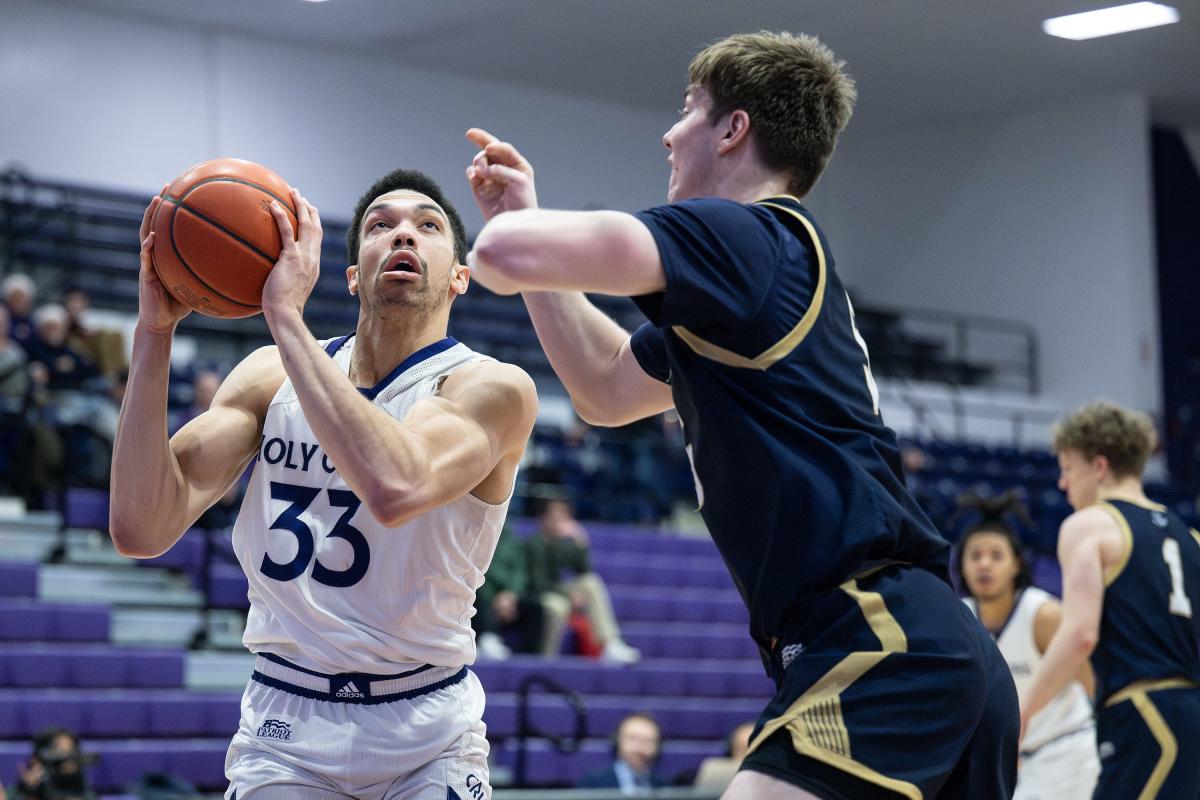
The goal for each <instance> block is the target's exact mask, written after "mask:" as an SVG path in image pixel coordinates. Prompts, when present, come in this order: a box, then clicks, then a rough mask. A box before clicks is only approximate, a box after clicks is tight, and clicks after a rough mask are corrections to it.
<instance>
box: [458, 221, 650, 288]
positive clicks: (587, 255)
mask: <svg viewBox="0 0 1200 800" xmlns="http://www.w3.org/2000/svg"><path fill="white" fill-rule="evenodd" d="M467 263H468V266H470V267H471V270H472V271H471V275H472V277H474V278H475V279H476V280H478V281H479V282H480V283H482V284H483V285H484V286H486V287H487V288H488V289H491V290H492V291H493V292H496V293H497V294H515V293H517V292H530V291H534V292H536V291H579V292H594V293H596V294H611V295H618V296H621V297H636V296H638V295H643V294H651V293H653V292H661V291H662V290H663V289H665V288H666V285H667V279H666V275H665V273H664V272H663V266H662V259H661V258H660V256H659V253H658V245H657V244H656V243H655V241H654V236H653V234H651V233H650V229H649V228H647V227H646V226H645V225H644V224H642V222H641V221H640V220H638V218H637V217H635V216H633V215H632V214H626V213H624V212H621V211H549V210H545V209H525V210H522V211H511V212H509V213H506V214H500V215H499V216H497V217H495V218H494V219H492V221H491V222H489V223H487V224H486V225H484V226H483V230H482V231H480V232H479V236H478V237H477V238H476V239H475V247H474V249H473V250H472V251H471V254H470V256H469V257H468V259H467Z"/></svg>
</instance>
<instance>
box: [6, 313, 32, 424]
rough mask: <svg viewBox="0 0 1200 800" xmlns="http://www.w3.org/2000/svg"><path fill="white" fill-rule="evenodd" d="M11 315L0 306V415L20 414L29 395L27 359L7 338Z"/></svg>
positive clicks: (9, 338)
mask: <svg viewBox="0 0 1200 800" xmlns="http://www.w3.org/2000/svg"><path fill="white" fill-rule="evenodd" d="M11 319H12V314H11V313H10V312H9V310H8V308H7V307H6V306H3V305H0V413H2V414H4V415H5V416H8V415H9V414H15V413H19V412H21V411H22V410H23V409H24V408H25V401H26V399H27V397H28V393H29V371H28V369H27V366H26V363H27V361H28V358H27V357H26V355H25V350H24V348H22V347H21V346H20V345H19V344H17V342H16V341H14V340H13V338H12V337H11V336H9V333H8V331H9V324H10V321H11Z"/></svg>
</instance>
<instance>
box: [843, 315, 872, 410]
mask: <svg viewBox="0 0 1200 800" xmlns="http://www.w3.org/2000/svg"><path fill="white" fill-rule="evenodd" d="M846 307H847V308H849V309H850V330H852V331H854V341H856V342H858V346H859V347H861V348H862V351H863V358H865V359H867V363H866V364H863V373H864V374H865V375H866V376H867V391H868V392H870V393H871V407H872V408H873V409H874V410H875V416H877V417H878V416H879V386H878V385H876V383H875V376H874V375H872V374H871V354H870V353H868V352H867V340H866V339H864V338H863V337H862V334H861V333H859V332H858V324H857V323H856V322H855V321H854V304H853V303H851V302H850V295H848V294H847V295H846Z"/></svg>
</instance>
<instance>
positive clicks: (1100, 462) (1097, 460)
mask: <svg viewBox="0 0 1200 800" xmlns="http://www.w3.org/2000/svg"><path fill="white" fill-rule="evenodd" d="M1092 469H1094V470H1095V471H1096V474H1098V475H1099V476H1100V479H1101V480H1104V479H1105V478H1108V477H1111V476H1112V465H1111V464H1109V463H1108V456H1103V455H1094V456H1092Z"/></svg>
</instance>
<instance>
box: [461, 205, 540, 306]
mask: <svg viewBox="0 0 1200 800" xmlns="http://www.w3.org/2000/svg"><path fill="white" fill-rule="evenodd" d="M519 214H520V212H519V211H514V212H509V213H508V214H503V215H501V216H500V217H497V218H496V219H495V220H494V221H492V222H491V223H490V224H489V225H487V226H485V227H484V229H483V230H482V231H480V233H479V236H478V237H477V238H476V239H475V246H474V248H473V249H472V258H473V266H474V267H475V269H476V270H477V271H478V272H479V273H480V277H481V279H482V281H483V283H484V284H485V285H487V286H488V288H489V289H492V290H493V291H496V292H499V293H505V292H506V291H509V292H511V291H517V290H519V289H520V288H522V287H523V286H525V285H527V284H529V282H530V279H531V277H532V275H533V273H534V271H535V269H536V266H537V258H536V255H535V253H534V251H533V248H531V247H528V246H526V243H525V242H523V238H524V237H523V236H522V234H521V230H520V228H519V227H516V226H513V225H510V224H506V223H507V221H506V220H505V217H510V216H515V215H519Z"/></svg>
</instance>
